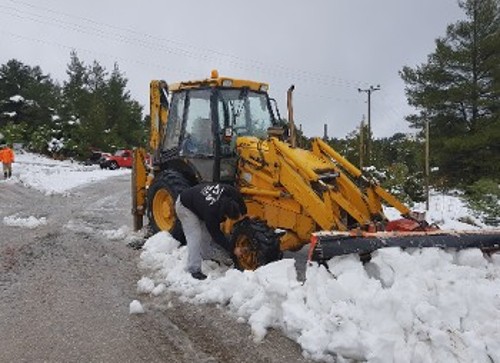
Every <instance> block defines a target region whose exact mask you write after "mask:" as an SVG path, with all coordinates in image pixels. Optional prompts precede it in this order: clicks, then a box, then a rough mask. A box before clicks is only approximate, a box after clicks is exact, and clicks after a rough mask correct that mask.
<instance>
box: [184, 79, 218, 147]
mask: <svg viewBox="0 0 500 363" xmlns="http://www.w3.org/2000/svg"><path fill="white" fill-rule="evenodd" d="M210 96H211V90H210V89H204V90H191V91H189V107H188V110H187V115H186V131H185V134H184V139H183V142H182V147H181V154H182V155H213V153H214V139H213V132H212V119H211V114H210Z"/></svg>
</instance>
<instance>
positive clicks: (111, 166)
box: [109, 161, 120, 170]
mask: <svg viewBox="0 0 500 363" xmlns="http://www.w3.org/2000/svg"><path fill="white" fill-rule="evenodd" d="M118 168H120V165H118V163H117V162H116V161H111V162H110V163H109V169H110V170H116V169H118Z"/></svg>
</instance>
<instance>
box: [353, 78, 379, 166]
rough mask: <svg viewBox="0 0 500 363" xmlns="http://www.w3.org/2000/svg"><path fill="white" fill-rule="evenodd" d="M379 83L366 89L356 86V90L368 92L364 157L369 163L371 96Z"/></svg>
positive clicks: (377, 88) (377, 89)
mask: <svg viewBox="0 0 500 363" xmlns="http://www.w3.org/2000/svg"><path fill="white" fill-rule="evenodd" d="M379 90H380V85H379V84H377V86H376V87H373V86H370V88H367V89H361V88H358V92H359V93H361V92H365V93H366V94H368V137H367V139H366V159H367V163H370V153H371V140H372V125H371V97H372V92H375V91H379Z"/></svg>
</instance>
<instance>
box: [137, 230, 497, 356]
mask: <svg viewBox="0 0 500 363" xmlns="http://www.w3.org/2000/svg"><path fill="white" fill-rule="evenodd" d="M177 246H178V242H177V241H176V240H175V239H173V238H172V237H171V236H170V235H168V234H167V233H165V232H162V233H159V234H157V235H155V236H153V237H151V238H150V239H149V240H148V241H147V242H146V244H145V245H144V250H143V252H142V254H141V262H140V266H141V267H142V268H145V269H147V270H148V271H147V273H148V276H149V277H143V278H142V279H141V280H140V281H139V283H138V292H140V293H146V294H148V293H151V294H153V295H157V294H158V292H156V293H153V292H154V291H155V289H159V290H160V291H163V290H168V291H172V292H175V293H176V294H178V295H180V296H182V297H183V298H184V299H186V300H187V301H190V302H192V303H197V304H206V303H215V304H220V305H221V306H225V307H226V308H227V309H229V310H230V311H231V312H232V313H233V314H235V316H236V318H237V319H239V320H242V321H246V322H247V323H248V324H249V325H250V326H251V328H252V332H253V336H254V339H255V340H256V341H259V340H261V339H263V338H264V337H265V335H266V332H267V330H268V329H269V328H276V329H280V330H282V331H283V332H284V334H286V335H287V336H289V337H290V338H292V339H294V340H295V341H297V343H298V344H300V345H301V346H302V348H303V350H304V354H305V355H306V356H307V357H310V358H312V359H315V360H326V361H333V360H334V359H335V357H337V358H339V359H346V360H360V361H367V362H471V361H477V362H490V361H494V362H497V361H500V256H498V255H494V256H493V257H492V258H488V259H487V258H484V257H483V255H482V253H481V252H480V251H479V250H466V251H461V252H458V253H457V252H445V251H443V250H439V249H432V248H429V249H424V250H414V251H406V252H404V251H401V250H400V249H396V248H387V249H382V250H378V251H377V252H375V253H373V257H372V260H371V262H369V263H367V264H365V265H363V264H362V263H361V262H360V261H359V259H358V257H357V256H344V257H337V258H334V259H332V260H330V261H329V262H328V266H329V271H328V270H327V269H326V268H325V267H323V266H317V265H313V266H309V267H307V271H306V280H305V281H304V282H300V281H298V280H297V272H296V269H295V261H294V260H292V259H284V260H281V261H277V262H275V263H272V264H269V265H266V266H264V267H262V268H259V269H257V270H256V271H244V272H241V271H237V270H235V269H228V268H223V267H220V266H218V265H217V264H215V263H212V262H207V261H204V262H203V264H204V265H203V271H204V272H205V273H207V274H208V278H207V280H205V281H198V280H195V279H193V278H191V276H190V275H189V274H188V273H187V272H186V271H184V266H185V259H186V249H185V247H180V248H177ZM490 359H491V360H490ZM340 361H342V360H340Z"/></svg>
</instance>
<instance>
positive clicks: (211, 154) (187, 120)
mask: <svg viewBox="0 0 500 363" xmlns="http://www.w3.org/2000/svg"><path fill="white" fill-rule="evenodd" d="M267 88H268V86H267V84H262V83H257V82H253V81H243V80H236V79H230V78H219V77H218V74H216V73H215V74H214V72H212V78H210V79H207V80H204V81H195V82H188V83H180V84H176V85H173V86H172V87H171V90H172V96H171V101H170V107H169V114H168V120H167V123H166V130H165V132H164V140H163V145H162V151H163V153H164V154H172V151H173V150H175V151H177V152H176V153H175V154H177V155H176V156H178V157H180V158H181V159H183V161H185V162H186V163H188V164H190V166H191V168H192V169H195V170H196V171H197V174H198V178H200V179H201V180H200V181H225V182H232V181H234V179H235V174H236V159H237V155H236V150H235V147H236V138H237V137H238V136H255V137H257V138H259V139H265V138H266V137H267V132H268V129H269V128H270V127H272V126H274V125H275V124H276V119H275V117H274V113H273V111H272V107H271V102H270V99H269V96H268V94H267Z"/></svg>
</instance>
